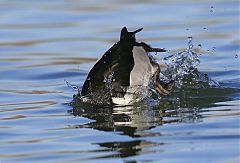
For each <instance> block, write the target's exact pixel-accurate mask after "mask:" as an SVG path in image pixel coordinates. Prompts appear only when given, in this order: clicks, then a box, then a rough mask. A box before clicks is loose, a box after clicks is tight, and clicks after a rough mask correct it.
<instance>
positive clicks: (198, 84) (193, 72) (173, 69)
mask: <svg viewBox="0 0 240 163" xmlns="http://www.w3.org/2000/svg"><path fill="white" fill-rule="evenodd" d="M199 55H200V54H197V53H194V52H193V43H192V37H189V38H188V47H187V48H186V50H184V51H182V52H179V53H176V54H172V55H170V56H168V57H165V58H164V59H163V62H164V63H165V64H166V65H167V69H166V71H165V72H162V73H163V76H162V78H163V80H165V81H171V80H174V81H175V86H176V87H177V88H206V87H219V84H218V82H216V81H214V80H212V79H210V78H209V77H208V75H207V74H204V73H201V72H199V71H198V69H197V66H198V65H199V64H200V60H199Z"/></svg>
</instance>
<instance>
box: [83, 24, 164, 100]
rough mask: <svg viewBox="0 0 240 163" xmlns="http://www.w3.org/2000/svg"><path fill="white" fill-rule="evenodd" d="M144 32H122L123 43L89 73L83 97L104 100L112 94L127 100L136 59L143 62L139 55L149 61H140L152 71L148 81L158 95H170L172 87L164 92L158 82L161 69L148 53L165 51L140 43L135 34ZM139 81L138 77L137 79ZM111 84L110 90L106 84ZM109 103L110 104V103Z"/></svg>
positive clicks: (98, 62)
mask: <svg viewBox="0 0 240 163" xmlns="http://www.w3.org/2000/svg"><path fill="white" fill-rule="evenodd" d="M142 29H143V28H140V29H138V30H136V31H134V32H128V30H127V28H126V27H123V28H122V30H121V35H120V41H118V42H117V43H116V44H114V45H113V46H112V47H111V48H110V49H109V50H108V51H107V52H106V53H105V54H104V55H103V56H102V58H101V59H100V60H98V61H97V63H96V64H95V65H94V66H93V68H92V69H91V70H90V72H89V74H88V76H87V79H86V80H85V82H84V84H83V87H82V91H81V95H82V96H85V97H87V98H89V99H92V98H96V97H99V96H104V95H103V94H104V93H105V94H107V93H109V96H112V97H124V95H125V93H126V91H127V89H126V88H127V87H129V86H131V85H130V84H132V85H133V81H131V79H132V76H134V74H133V69H134V66H136V64H138V63H135V61H136V59H137V60H138V61H139V59H141V58H136V57H138V56H140V55H141V57H142V58H144V59H145V60H146V61H145V60H144V61H141V60H140V61H141V62H142V63H141V64H147V63H148V64H149V65H147V66H150V68H151V70H152V72H149V73H151V79H149V80H153V84H154V88H155V89H156V90H157V92H158V93H160V94H164V95H166V94H168V93H169V86H168V85H166V86H165V88H163V86H162V85H163V84H162V83H161V82H160V80H159V73H160V67H159V65H158V64H157V63H155V62H154V61H153V60H152V59H151V58H150V57H148V55H147V52H165V50H164V49H160V48H152V47H150V46H149V45H147V44H146V43H143V42H141V43H138V42H137V41H136V38H135V34H136V33H137V32H139V31H141V30H142ZM138 47H139V48H138ZM133 52H134V54H133ZM135 53H139V54H135ZM146 56H147V57H146ZM147 60H148V61H147ZM145 62H146V63H145ZM136 71H137V69H136V68H135V70H134V72H136ZM141 71H145V70H141ZM140 73H141V72H140ZM145 73H146V72H145ZM131 75H132V76H131ZM136 77H138V76H136V75H135V77H134V79H135V78H136ZM108 82H109V84H111V86H110V88H109V84H107V83H108ZM140 82H141V81H140ZM138 83H139V82H138ZM108 100H110V101H111V99H108Z"/></svg>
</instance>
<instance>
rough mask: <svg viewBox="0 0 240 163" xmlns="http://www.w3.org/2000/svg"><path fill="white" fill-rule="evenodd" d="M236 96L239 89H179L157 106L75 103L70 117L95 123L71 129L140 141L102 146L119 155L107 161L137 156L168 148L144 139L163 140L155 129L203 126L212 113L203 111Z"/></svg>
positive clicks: (75, 126) (104, 144)
mask: <svg viewBox="0 0 240 163" xmlns="http://www.w3.org/2000/svg"><path fill="white" fill-rule="evenodd" d="M235 93H236V90H235V89H225V88H207V89H202V90H193V89H179V90H175V91H174V93H173V95H172V96H168V97H166V98H162V99H161V102H160V103H158V104H157V105H151V104H149V103H147V102H142V103H138V104H136V105H132V106H121V107H117V106H114V107H97V106H94V105H90V104H89V105H88V104H86V103H81V102H79V101H73V102H72V103H71V106H72V107H73V108H72V109H71V110H69V113H70V114H72V115H74V116H80V117H86V118H88V119H92V120H95V121H94V122H89V123H87V124H84V125H74V126H69V127H71V128H93V129H96V130H101V131H113V132H116V133H117V134H121V135H127V136H129V137H132V138H138V139H135V140H132V141H119V142H115V141H114V142H104V143H103V142H101V143H98V145H99V146H101V147H107V148H108V149H109V150H111V151H116V152H117V154H116V153H115V154H111V155H109V156H106V157H109V158H110V157H128V156H134V155H137V154H139V153H140V152H142V151H143V149H145V148H147V147H149V146H151V147H152V146H162V145H164V143H163V142H160V143H156V142H148V141H146V140H144V139H141V138H143V137H146V136H158V137H159V136H161V133H160V132H153V131H151V129H152V128H154V127H157V126H161V125H163V124H167V123H194V122H200V121H202V113H203V112H208V111H209V110H206V109H202V108H211V107H214V106H219V104H216V103H217V102H221V101H227V100H231V99H229V97H230V96H231V95H234V94H235ZM195 97H198V98H195ZM199 101H200V102H199ZM201 101H204V103H203V102H201Z"/></svg>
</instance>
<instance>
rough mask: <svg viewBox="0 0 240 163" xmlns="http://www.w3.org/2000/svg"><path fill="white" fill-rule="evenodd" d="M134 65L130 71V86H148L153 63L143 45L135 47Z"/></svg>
mask: <svg viewBox="0 0 240 163" xmlns="http://www.w3.org/2000/svg"><path fill="white" fill-rule="evenodd" d="M133 59H134V66H133V69H132V71H131V73H130V87H132V86H145V87H146V86H148V84H149V82H150V80H151V77H152V64H151V63H150V59H149V57H148V55H147V53H146V51H145V50H144V49H143V48H142V47H138V46H135V47H133Z"/></svg>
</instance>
